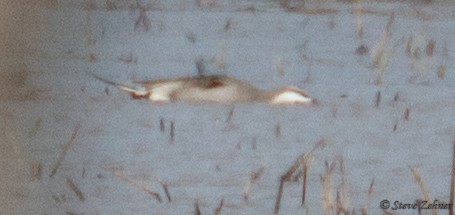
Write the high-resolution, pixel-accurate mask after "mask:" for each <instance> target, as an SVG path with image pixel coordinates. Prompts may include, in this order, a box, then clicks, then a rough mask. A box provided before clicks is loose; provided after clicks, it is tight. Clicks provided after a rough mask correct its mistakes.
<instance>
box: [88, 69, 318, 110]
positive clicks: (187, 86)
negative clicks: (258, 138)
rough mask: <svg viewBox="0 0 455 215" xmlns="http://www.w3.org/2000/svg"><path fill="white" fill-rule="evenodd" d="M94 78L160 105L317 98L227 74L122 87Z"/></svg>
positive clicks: (286, 101)
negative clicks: (268, 88) (269, 88)
mask: <svg viewBox="0 0 455 215" xmlns="http://www.w3.org/2000/svg"><path fill="white" fill-rule="evenodd" d="M95 78H97V79H98V80H101V81H103V82H105V83H108V84H110V85H114V86H116V87H118V88H120V89H122V90H124V91H126V92H128V93H130V94H131V95H132V97H133V98H145V99H149V100H151V101H152V102H155V103H161V104H163V103H170V102H186V103H221V104H236V103H249V102H268V103H271V104H278V105H279V104H305V105H309V104H312V103H314V101H315V100H314V99H313V98H311V97H310V96H308V95H307V94H306V93H305V92H304V91H303V90H300V89H298V88H297V87H285V88H281V89H278V90H275V91H271V92H268V91H264V90H261V89H259V88H256V87H254V86H252V85H250V84H249V83H247V82H244V81H241V80H238V79H235V78H231V77H228V76H225V75H207V76H195V77H180V78H171V79H157V80H150V81H142V82H134V84H135V85H136V87H128V86H123V85H120V84H117V83H114V82H111V81H108V80H105V79H103V78H100V77H98V76H95Z"/></svg>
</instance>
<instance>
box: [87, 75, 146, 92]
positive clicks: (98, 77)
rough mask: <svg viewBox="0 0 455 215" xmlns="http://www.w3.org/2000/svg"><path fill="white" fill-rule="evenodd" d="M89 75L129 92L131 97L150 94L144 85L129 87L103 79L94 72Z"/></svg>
mask: <svg viewBox="0 0 455 215" xmlns="http://www.w3.org/2000/svg"><path fill="white" fill-rule="evenodd" d="M90 75H91V76H93V77H94V78H96V79H97V80H99V81H101V82H104V83H106V84H109V85H112V86H114V87H117V88H119V89H120V90H123V91H125V92H128V93H130V94H131V95H132V96H133V98H139V97H146V96H147V95H149V94H150V92H149V91H147V90H146V89H145V88H144V87H130V86H126V85H122V84H118V83H115V82H113V81H110V80H107V79H104V78H102V77H100V76H97V75H94V74H90Z"/></svg>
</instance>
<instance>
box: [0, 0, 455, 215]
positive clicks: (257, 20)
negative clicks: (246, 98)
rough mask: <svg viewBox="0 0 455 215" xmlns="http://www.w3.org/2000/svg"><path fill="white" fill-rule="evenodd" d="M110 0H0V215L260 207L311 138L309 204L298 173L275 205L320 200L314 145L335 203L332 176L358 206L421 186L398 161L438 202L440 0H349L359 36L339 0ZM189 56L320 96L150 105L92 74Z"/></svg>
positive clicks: (451, 25)
mask: <svg viewBox="0 0 455 215" xmlns="http://www.w3.org/2000/svg"><path fill="white" fill-rule="evenodd" d="M86 2H89V1H86ZM111 2H113V5H111V7H108V6H106V4H104V1H96V2H94V3H93V4H92V5H90V4H84V3H81V1H67V2H62V1H45V0H42V1H35V2H27V1H11V2H9V1H2V3H1V5H0V6H1V7H0V8H1V9H0V10H2V11H1V13H0V14H1V15H0V16H1V18H2V19H1V20H0V27H1V31H2V33H1V34H0V41H1V42H0V46H1V48H2V52H0V53H1V56H0V57H1V65H0V69H1V74H2V78H1V79H0V85H1V92H0V106H1V109H0V119H1V121H0V123H1V128H2V129H1V135H0V136H1V141H2V143H1V145H0V147H1V148H0V149H1V151H0V152H1V156H0V161H1V162H0V165H1V169H2V173H3V174H2V176H0V184H1V187H0V188H1V192H0V193H1V194H0V202H1V203H0V204H1V207H0V214H65V213H66V214H78V215H81V214H193V213H194V212H195V210H196V209H195V202H196V201H197V202H198V205H199V208H200V211H201V213H202V214H213V213H214V210H215V208H216V207H217V206H218V204H219V203H220V201H221V200H222V199H223V206H222V207H221V214H273V212H274V205H275V201H276V197H277V192H278V186H279V181H280V177H281V175H283V174H285V173H286V171H287V169H288V168H289V167H290V166H291V165H292V164H293V163H294V161H295V160H296V159H297V158H298V157H299V155H301V154H303V153H308V152H310V151H311V150H312V149H313V147H314V146H315V145H316V143H318V142H323V143H324V144H323V147H322V148H318V149H317V150H315V151H314V153H313V156H314V158H313V161H312V162H311V165H310V168H309V170H308V179H307V180H308V181H307V192H306V205H305V206H304V207H302V206H301V204H300V203H301V195H302V192H301V189H302V182H301V181H302V179H301V178H300V179H299V180H298V181H294V182H289V183H285V185H284V192H283V197H282V199H281V206H280V214H302V213H303V214H306V213H308V214H322V213H323V211H324V209H323V202H330V201H329V200H327V199H325V200H323V187H322V184H321V176H324V175H325V171H326V168H325V164H324V163H325V162H326V161H327V162H328V163H329V164H332V163H335V164H336V166H335V169H334V172H333V174H332V176H331V186H330V187H331V188H332V193H331V197H332V198H333V199H332V202H333V205H335V202H336V193H337V191H339V192H340V193H341V194H342V195H344V197H343V201H345V202H346V207H347V208H348V209H349V211H353V210H354V211H355V213H356V214H360V210H361V208H363V207H365V206H368V209H367V211H368V212H369V213H370V214H379V213H381V212H382V210H381V209H380V208H379V203H380V201H381V200H384V199H387V200H389V201H390V202H392V204H393V202H394V201H401V202H402V203H414V202H415V201H416V200H417V199H423V198H424V195H423V193H422V191H421V189H420V188H419V185H418V184H417V183H416V181H415V179H414V176H413V174H412V172H411V170H410V167H416V168H417V169H418V171H419V172H420V175H421V177H422V180H423V181H424V183H425V186H426V187H427V189H428V191H429V194H430V197H431V199H432V200H433V199H438V200H440V201H446V202H447V201H448V200H449V184H450V177H451V161H452V142H453V139H454V136H455V84H454V83H455V74H454V73H453V66H454V65H453V62H454V54H453V48H454V46H455V44H454V42H453V40H452V39H453V38H452V37H453V35H455V17H454V11H455V5H454V4H446V3H434V4H410V3H371V2H370V3H363V5H362V6H363V8H364V13H362V17H361V20H362V21H363V28H364V29H363V30H364V34H363V36H362V37H359V36H358V35H357V33H356V27H357V21H358V20H359V19H358V17H357V16H356V15H355V13H353V9H354V8H355V7H356V5H355V4H350V3H349V4H348V3H346V4H345V3H324V4H318V3H310V4H307V7H308V8H325V9H327V8H328V9H331V11H328V12H327V13H326V12H322V11H319V12H317V13H316V14H311V13H309V12H308V11H307V12H290V11H287V10H285V9H283V8H280V6H279V4H278V3H276V2H274V1H257V2H256V1H244V2H243V1H242V2H240V1H239V2H237V1H226V2H222V3H220V2H218V4H215V5H202V6H198V5H197V4H196V3H195V2H201V3H204V2H211V1H170V2H168V1H159V2H158V1H157V2H153V3H151V4H146V3H143V4H142V5H141V7H144V8H146V9H145V10H144V11H145V13H143V14H142V18H140V17H141V16H140V9H137V8H136V9H131V8H130V9H128V8H125V7H126V5H129V3H130V2H129V1H111ZM134 5H136V4H134ZM113 6H115V7H113ZM392 12H394V16H393V18H392V20H391V25H390V30H389V33H390V34H389V36H388V37H387V38H385V39H384V36H383V35H385V33H384V32H385V31H386V25H387V23H388V21H389V20H390V19H391V14H392ZM135 23H136V24H135ZM147 29H148V30H147ZM381 41H385V43H384V45H382V46H381V45H380V44H381ZM433 42H434V43H433ZM431 44H434V46H433V47H432V45H431ZM361 45H364V46H365V47H367V48H368V50H367V52H366V53H364V54H362V53H358V52H357V53H356V50H357V49H358V47H359V46H361ZM381 47H383V50H382V52H383V55H381V56H382V57H381V58H380V59H381V63H379V66H378V67H377V68H375V67H373V66H372V65H373V62H374V59H375V56H376V54H377V53H379V52H381ZM199 59H203V61H204V63H205V70H206V73H208V74H215V73H221V74H226V75H229V76H233V77H236V78H239V79H242V80H246V81H248V82H250V83H252V84H254V85H256V86H258V87H261V88H264V89H272V88H276V87H279V86H284V85H296V86H299V87H301V88H304V89H306V90H307V91H308V92H310V94H311V95H313V96H314V97H316V98H317V99H318V100H319V101H320V105H319V107H317V108H305V107H298V106H289V107H279V108H277V107H270V106H268V105H266V104H246V105H236V106H229V105H190V104H183V103H179V104H170V105H154V104H151V103H150V102H148V101H142V100H132V99H130V97H129V96H128V95H127V94H125V93H123V92H120V91H119V90H117V89H115V88H113V87H110V86H106V85H105V84H103V83H101V82H99V81H97V80H95V79H94V78H93V77H91V76H90V75H89V74H96V75H99V76H103V77H106V78H108V79H110V80H113V81H116V82H119V83H129V82H130V81H132V80H147V79H153V78H163V77H174V76H187V75H195V74H196V73H197V69H196V66H195V62H197V61H198V60H199ZM381 71H382V72H383V73H382V76H381V77H382V78H381V80H382V82H381V83H380V84H377V83H375V80H377V78H378V76H379V75H378V74H381ZM378 92H380V93H378ZM171 124H173V127H174V129H173V133H174V136H173V140H170V139H171V137H170V136H171V135H170V133H171V130H172V129H171ZM162 125H164V126H162ZM72 135H73V136H74V138H72ZM341 157H342V158H343V161H344V177H345V180H346V181H347V186H345V188H346V191H343V186H340V184H341V182H342V176H343V174H341V171H340V162H339V161H340V159H341ZM261 169H262V171H261ZM258 172H260V174H258V175H259V177H258V178H257V180H255V181H254V182H253V183H252V184H251V190H250V191H249V198H248V200H247V201H246V200H245V199H244V192H245V189H246V188H247V187H248V184H249V182H250V177H251V175H252V173H258ZM373 179H374V184H373V189H372V190H373V192H372V194H371V195H370V199H369V197H368V196H369V195H368V190H369V187H370V184H371V182H372V180H373ZM163 185H167V188H168V191H169V196H170V197H171V202H169V201H168V199H167V198H166V193H165V191H164V187H165V186H163ZM141 186H142V187H141ZM146 189H148V190H151V191H154V192H156V193H158V194H159V195H160V197H161V198H162V202H159V201H157V199H156V198H155V197H154V196H153V195H150V193H147V192H146ZM79 192H80V193H79ZM390 211H391V212H393V213H396V214H417V210H409V209H408V210H397V211H393V210H390ZM425 212H428V211H425ZM439 213H440V214H445V213H446V210H441V211H439Z"/></svg>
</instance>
